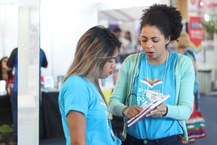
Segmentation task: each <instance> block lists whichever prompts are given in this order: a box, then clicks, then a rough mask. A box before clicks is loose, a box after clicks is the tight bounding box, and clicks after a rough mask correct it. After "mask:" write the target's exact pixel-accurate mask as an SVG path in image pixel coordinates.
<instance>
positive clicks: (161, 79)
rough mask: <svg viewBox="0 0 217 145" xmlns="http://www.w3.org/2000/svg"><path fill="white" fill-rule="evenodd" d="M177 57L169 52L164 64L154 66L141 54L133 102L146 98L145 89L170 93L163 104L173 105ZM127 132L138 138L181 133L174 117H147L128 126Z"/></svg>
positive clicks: (140, 101)
mask: <svg viewBox="0 0 217 145" xmlns="http://www.w3.org/2000/svg"><path fill="white" fill-rule="evenodd" d="M177 59H178V55H177V53H176V52H170V55H169V56H168V59H167V61H166V62H165V63H164V64H161V65H158V66H155V65H152V64H150V63H149V62H148V61H147V60H146V54H142V56H141V64H140V71H139V75H138V77H137V78H136V81H135V84H134V87H133V88H134V89H133V92H134V94H136V95H135V96H133V99H132V101H133V104H137V105H138V106H141V105H142V104H143V103H144V102H145V101H146V100H147V97H146V95H145V91H146V90H152V91H155V92H160V93H163V94H164V95H170V97H169V98H168V99H167V100H166V101H165V102H164V103H165V104H170V105H175V98H176V97H175V96H176V92H175V88H176V83H175V79H176V78H175V73H174V72H175V66H176V62H177ZM128 133H129V134H130V135H132V136H134V137H136V138H138V139H159V138H163V137H167V136H172V135H176V134H183V130H182V128H181V126H180V125H179V122H178V121H177V120H174V119H170V118H166V117H160V118H153V117H148V118H145V119H142V120H140V121H138V122H137V123H135V124H134V125H132V126H131V127H129V128H128Z"/></svg>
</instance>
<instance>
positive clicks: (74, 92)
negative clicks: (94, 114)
mask: <svg viewBox="0 0 217 145" xmlns="http://www.w3.org/2000/svg"><path fill="white" fill-rule="evenodd" d="M81 90H82V91H81ZM62 94H63V95H64V110H65V111H64V112H65V116H67V115H68V113H69V112H70V111H72V110H73V111H77V112H80V113H82V114H83V115H84V116H85V117H87V111H88V102H89V95H88V90H87V87H86V86H85V83H84V82H83V81H82V80H81V79H80V78H79V77H71V78H68V79H67V80H66V82H65V84H64V86H63V89H62Z"/></svg>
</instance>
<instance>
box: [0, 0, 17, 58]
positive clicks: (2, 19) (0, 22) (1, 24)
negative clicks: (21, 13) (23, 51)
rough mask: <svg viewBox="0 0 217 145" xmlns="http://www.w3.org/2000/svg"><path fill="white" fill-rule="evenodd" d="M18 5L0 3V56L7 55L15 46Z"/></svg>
mask: <svg viewBox="0 0 217 145" xmlns="http://www.w3.org/2000/svg"><path fill="white" fill-rule="evenodd" d="M17 40H18V6H17V5H16V4H15V3H11V4H1V3H0V58H2V57H3V56H9V55H10V53H11V51H12V50H13V49H14V48H15V47H17Z"/></svg>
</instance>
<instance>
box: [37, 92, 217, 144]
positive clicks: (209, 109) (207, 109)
mask: <svg viewBox="0 0 217 145" xmlns="http://www.w3.org/2000/svg"><path fill="white" fill-rule="evenodd" d="M200 104H201V112H202V114H203V116H204V118H205V121H206V130H207V136H206V138H203V139H198V140H196V141H195V142H194V143H191V144H189V145H217V143H216V142H217V113H216V112H217V96H216V95H215V96H201V98H200ZM40 145H65V139H64V138H55V139H45V140H40Z"/></svg>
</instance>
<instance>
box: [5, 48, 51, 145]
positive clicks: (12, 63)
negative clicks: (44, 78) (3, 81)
mask: <svg viewBox="0 0 217 145" xmlns="http://www.w3.org/2000/svg"><path fill="white" fill-rule="evenodd" d="M39 53H40V54H39V55H40V56H39V58H40V66H41V67H47V65H48V62H47V58H46V55H45V53H44V51H43V50H42V49H41V48H40V52H39ZM7 66H8V67H9V68H10V69H13V68H14V83H13V89H12V96H11V106H12V116H13V117H12V118H13V129H14V133H13V138H14V144H17V119H18V118H17V117H18V116H17V114H18V112H17V111H18V106H17V103H18V98H17V97H18V93H17V91H18V48H14V49H13V50H12V52H11V54H10V57H9V59H8V62H7ZM39 74H40V75H41V69H40V72H39ZM39 78H40V76H39Z"/></svg>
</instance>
